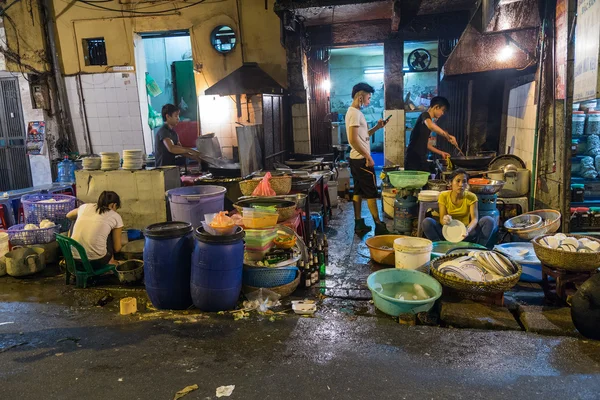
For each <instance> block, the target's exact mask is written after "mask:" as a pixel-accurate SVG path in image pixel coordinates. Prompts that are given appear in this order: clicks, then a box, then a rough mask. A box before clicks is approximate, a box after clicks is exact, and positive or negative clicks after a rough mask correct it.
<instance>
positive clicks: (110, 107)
mask: <svg viewBox="0 0 600 400" xmlns="http://www.w3.org/2000/svg"><path fill="white" fill-rule="evenodd" d="M106 112H107V113H108V116H109V117H118V116H119V105H118V104H117V103H106Z"/></svg>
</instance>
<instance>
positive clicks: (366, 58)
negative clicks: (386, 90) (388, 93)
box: [329, 45, 384, 166]
mask: <svg viewBox="0 0 600 400" xmlns="http://www.w3.org/2000/svg"><path fill="white" fill-rule="evenodd" d="M383 70H384V61H383V46H380V45H372V46H357V47H343V48H334V49H331V50H330V59H329V75H330V80H331V89H330V108H331V113H332V115H333V116H334V118H333V119H332V120H333V122H338V123H339V139H338V140H339V141H338V143H340V144H347V143H348V135H347V132H346V122H345V119H346V111H347V110H348V107H350V105H351V104H352V87H353V86H354V85H356V84H357V83H360V82H365V83H368V84H369V85H371V86H373V88H374V89H375V93H373V96H371V104H370V105H369V107H366V108H364V109H363V110H362V112H363V114H364V115H365V119H366V120H367V125H368V126H369V127H372V126H374V125H375V124H377V121H378V120H380V119H382V118H384V117H383V112H384V96H383ZM336 116H337V119H336V118H335V117H336ZM334 128H335V125H334ZM333 131H334V133H333V134H334V135H337V134H338V133H337V130H336V129H334V130H333ZM333 141H334V142H335V141H336V138H334V139H333ZM371 156H372V157H373V161H375V165H376V166H383V163H384V161H383V129H380V130H379V131H377V133H375V135H373V136H372V137H371Z"/></svg>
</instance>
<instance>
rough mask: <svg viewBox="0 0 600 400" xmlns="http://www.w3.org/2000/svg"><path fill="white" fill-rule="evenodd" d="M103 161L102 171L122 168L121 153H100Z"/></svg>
mask: <svg viewBox="0 0 600 400" xmlns="http://www.w3.org/2000/svg"><path fill="white" fill-rule="evenodd" d="M100 158H101V159H102V165H101V169H102V171H112V170H114V169H119V167H120V166H121V155H120V154H119V153H100Z"/></svg>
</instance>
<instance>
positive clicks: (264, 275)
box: [242, 267, 298, 288]
mask: <svg viewBox="0 0 600 400" xmlns="http://www.w3.org/2000/svg"><path fill="white" fill-rule="evenodd" d="M297 274H298V268H297V267H282V268H244V273H243V275H242V282H243V284H244V285H246V286H253V287H257V288H260V287H262V288H272V287H276V286H282V285H287V284H288V283H291V282H293V281H294V279H296V275H297Z"/></svg>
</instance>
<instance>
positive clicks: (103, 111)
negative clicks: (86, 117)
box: [96, 103, 108, 118]
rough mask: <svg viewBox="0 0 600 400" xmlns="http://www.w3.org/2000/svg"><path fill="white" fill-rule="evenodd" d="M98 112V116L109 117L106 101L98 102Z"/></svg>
mask: <svg viewBox="0 0 600 400" xmlns="http://www.w3.org/2000/svg"><path fill="white" fill-rule="evenodd" d="M96 112H97V113H98V118H106V117H108V109H107V107H106V103H99V104H96Z"/></svg>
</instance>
